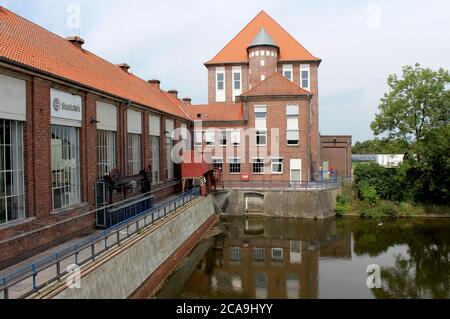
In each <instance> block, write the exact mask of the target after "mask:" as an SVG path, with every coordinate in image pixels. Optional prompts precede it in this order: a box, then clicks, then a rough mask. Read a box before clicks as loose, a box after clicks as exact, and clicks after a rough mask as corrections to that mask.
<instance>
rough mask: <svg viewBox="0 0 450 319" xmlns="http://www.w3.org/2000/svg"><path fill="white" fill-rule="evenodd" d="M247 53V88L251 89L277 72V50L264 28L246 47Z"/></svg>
mask: <svg viewBox="0 0 450 319" xmlns="http://www.w3.org/2000/svg"><path fill="white" fill-rule="evenodd" d="M247 51H248V59H249V71H248V73H249V88H252V87H254V86H255V85H257V84H258V83H259V82H261V81H264V80H265V79H266V78H268V77H269V76H271V75H272V74H274V73H275V72H277V64H278V53H279V48H278V45H276V43H275V42H274V41H273V39H272V37H271V36H270V35H269V34H268V33H267V32H266V30H265V29H264V27H262V28H261V30H260V31H259V33H258V35H257V36H256V37H255V38H254V39H253V41H252V42H251V43H250V45H249V46H248V48H247Z"/></svg>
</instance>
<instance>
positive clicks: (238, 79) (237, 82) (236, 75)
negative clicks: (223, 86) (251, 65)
mask: <svg viewBox="0 0 450 319" xmlns="http://www.w3.org/2000/svg"><path fill="white" fill-rule="evenodd" d="M232 72H233V101H236V97H237V96H239V95H241V94H242V68H241V67H240V66H233V68H232Z"/></svg>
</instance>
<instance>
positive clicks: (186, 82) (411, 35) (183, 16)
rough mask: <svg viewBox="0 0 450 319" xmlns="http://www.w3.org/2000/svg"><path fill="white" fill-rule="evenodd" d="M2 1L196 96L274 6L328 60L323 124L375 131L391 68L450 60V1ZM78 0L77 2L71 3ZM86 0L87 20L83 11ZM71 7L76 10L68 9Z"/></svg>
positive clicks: (366, 134) (338, 130)
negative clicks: (228, 48) (221, 59)
mask: <svg viewBox="0 0 450 319" xmlns="http://www.w3.org/2000/svg"><path fill="white" fill-rule="evenodd" d="M0 4H1V5H3V6H5V7H7V8H8V9H10V10H12V11H14V12H16V13H18V14H19V15H21V16H24V17H25V18H27V19H30V20H31V21H33V22H35V23H37V24H39V25H41V26H43V27H44V28H46V29H48V30H50V31H52V32H54V33H56V34H58V35H60V36H63V37H66V36H69V35H74V34H77V35H78V34H79V35H81V37H83V38H84V39H85V41H86V44H85V48H86V49H88V50H90V51H92V52H93V53H95V54H97V55H99V56H101V57H103V58H105V59H107V60H109V61H111V62H112V63H123V62H126V63H128V64H130V65H131V66H132V72H133V73H135V74H136V75H138V76H140V77H142V78H143V79H153V78H157V79H159V80H161V81H162V87H163V88H164V89H166V90H168V89H177V90H178V91H179V92H180V95H181V96H182V97H191V98H192V99H193V103H196V104H198V103H206V102H207V72H206V68H205V67H204V65H203V63H204V62H206V61H208V60H209V59H211V58H212V57H213V56H214V55H215V54H217V53H218V52H219V51H220V50H221V49H222V48H223V47H224V46H225V45H226V44H227V43H228V41H230V40H231V39H232V38H233V37H234V36H235V35H236V34H237V33H238V32H239V31H240V30H241V29H242V28H243V27H244V26H245V25H246V24H247V23H248V22H249V21H250V20H251V19H252V18H253V17H254V16H256V15H257V14H258V13H259V11H261V10H265V11H266V12H267V13H268V14H269V15H271V16H272V17H273V18H274V19H275V20H277V21H278V23H279V24H281V26H283V27H284V28H285V29H286V30H287V31H288V32H290V33H291V34H292V35H293V36H294V37H295V38H296V39H297V40H298V41H299V42H300V43H301V44H303V45H304V46H305V47H306V48H307V49H308V50H309V51H310V52H312V53H313V54H314V55H315V56H318V57H320V58H321V59H322V60H323V62H322V64H321V66H320V69H319V84H320V112H321V114H320V130H321V133H322V134H351V135H353V137H354V141H359V140H365V139H370V138H373V135H372V133H371V130H370V122H371V121H372V120H373V118H374V114H375V113H376V112H377V109H378V104H379V100H380V98H381V97H382V96H383V94H384V92H386V90H387V86H386V80H387V77H388V75H389V74H391V73H400V72H401V67H402V66H403V65H406V64H414V63H416V62H419V63H421V64H422V65H423V66H426V67H431V68H434V69H437V68H439V67H444V68H446V69H450V41H449V39H450V21H449V20H450V1H449V0H428V1H425V0H424V1H421V0H409V1H407V0H405V1H400V0H397V1H377V0H375V1H364V0H363V1H360V0H359V1H349V0H342V1H336V0H333V1H331V0H330V1H317V0H315V1H311V0H309V1H299V0H286V1H283V0H278V1H268V0H255V1H249V0H246V1H242V0H240V1H233V0H226V1H225V0H224V1H213V0H189V1H170V0H168V1H160V0H159V1H153V0H150V1H144V0H114V1H111V0H109V1H107V0H80V1H77V0H72V1H70V0H0ZM71 4H75V5H76V6H75V7H74V6H71ZM77 8H80V9H81V14H80V17H81V19H80V25H79V28H78V24H77V21H78V20H77V19H76V18H75V19H74V17H76V14H75V15H74V13H76V11H77ZM68 12H69V13H68Z"/></svg>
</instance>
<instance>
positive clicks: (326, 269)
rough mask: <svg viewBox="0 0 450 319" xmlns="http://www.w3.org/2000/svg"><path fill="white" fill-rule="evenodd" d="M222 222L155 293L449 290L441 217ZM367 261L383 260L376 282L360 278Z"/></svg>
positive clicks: (332, 294)
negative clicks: (182, 270) (371, 285)
mask: <svg viewBox="0 0 450 319" xmlns="http://www.w3.org/2000/svg"><path fill="white" fill-rule="evenodd" d="M221 227H222V228H223V230H224V233H223V234H222V235H219V236H217V237H215V238H213V239H211V240H210V244H209V247H210V248H209V250H208V251H207V252H206V253H202V254H197V255H196V254H195V253H194V254H193V255H192V256H197V257H196V258H194V257H192V256H191V259H189V258H188V259H187V261H186V262H185V264H189V263H191V264H192V267H191V270H190V271H189V273H188V274H187V275H186V276H185V278H184V281H180V276H179V275H178V277H177V283H178V285H179V289H178V290H173V289H170V288H167V287H166V289H163V291H162V292H161V293H160V295H159V297H160V298H166V297H170V298H173V297H179V298H251V299H253V298H256V299H266V298H282V299H299V298H448V297H449V293H450V280H449V279H450V275H449V273H450V264H449V243H450V223H449V221H447V220H445V221H444V220H439V221H430V220H427V221H426V220H411V221H410V220H402V221H388V222H385V223H384V224H382V225H380V223H379V222H376V221H367V220H360V219H339V220H335V219H331V220H327V221H312V220H301V219H277V218H252V219H247V218H242V217H236V218H227V219H224V220H223V223H222V225H221ZM372 263H376V264H379V265H380V266H381V267H382V288H381V289H373V290H370V289H368V288H367V286H366V279H367V274H366V273H365V271H366V267H367V265H369V264H372ZM192 269H194V270H193V271H192ZM174 276H177V274H175V275H174ZM168 287H170V280H169V285H168Z"/></svg>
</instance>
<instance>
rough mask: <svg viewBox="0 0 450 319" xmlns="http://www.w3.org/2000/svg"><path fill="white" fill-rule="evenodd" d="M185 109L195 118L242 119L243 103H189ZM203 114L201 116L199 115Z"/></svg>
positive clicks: (216, 119)
mask: <svg viewBox="0 0 450 319" xmlns="http://www.w3.org/2000/svg"><path fill="white" fill-rule="evenodd" d="M185 110H186V111H187V112H188V113H189V115H190V117H191V118H192V119H193V120H202V121H214V122H215V121H242V120H243V119H244V107H243V104H242V103H211V104H206V105H187V106H186V107H185ZM199 114H201V117H198V115H199Z"/></svg>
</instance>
